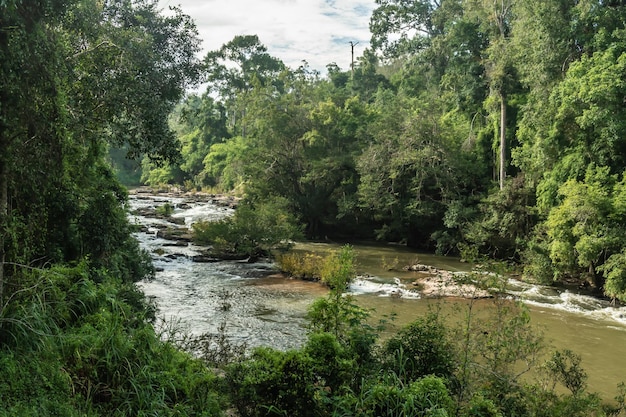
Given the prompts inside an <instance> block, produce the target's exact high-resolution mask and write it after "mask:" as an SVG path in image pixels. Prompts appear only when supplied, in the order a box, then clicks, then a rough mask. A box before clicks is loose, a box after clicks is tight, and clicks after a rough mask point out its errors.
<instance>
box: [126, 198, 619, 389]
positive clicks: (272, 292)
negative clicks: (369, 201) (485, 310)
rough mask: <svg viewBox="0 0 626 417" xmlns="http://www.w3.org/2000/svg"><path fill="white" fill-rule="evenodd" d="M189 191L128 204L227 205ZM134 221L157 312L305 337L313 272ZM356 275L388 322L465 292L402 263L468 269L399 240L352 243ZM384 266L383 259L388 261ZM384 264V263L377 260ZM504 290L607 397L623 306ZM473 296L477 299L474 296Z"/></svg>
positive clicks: (190, 212) (284, 343) (296, 340)
mask: <svg viewBox="0 0 626 417" xmlns="http://www.w3.org/2000/svg"><path fill="white" fill-rule="evenodd" d="M201 200H202V199H200V201H198V200H197V199H195V198H189V197H181V196H169V195H151V194H145V193H132V194H131V198H130V206H131V209H132V210H135V211H136V210H148V211H151V210H153V209H154V208H155V207H158V206H160V205H163V204H165V203H169V204H172V205H174V206H175V207H176V208H175V210H174V212H173V214H172V216H171V217H172V219H174V221H176V222H177V223H179V226H178V227H180V224H184V225H185V226H186V227H188V226H190V225H191V224H192V223H193V222H195V221H197V220H200V219H219V218H222V217H224V216H228V215H230V214H231V213H232V210H231V209H229V208H227V207H224V206H221V205H217V204H213V203H211V202H207V201H206V199H204V201H201ZM131 221H132V222H135V223H137V224H138V225H140V226H142V230H141V231H140V232H137V233H136V237H137V238H138V240H139V242H140V244H141V246H142V247H143V248H144V249H146V250H148V251H149V252H150V253H151V255H152V258H153V262H154V265H155V267H156V268H157V273H156V276H155V278H154V279H152V280H150V281H142V282H140V283H139V286H140V287H141V289H142V290H143V291H144V293H145V294H146V296H147V297H149V298H151V299H153V300H154V301H155V303H156V305H157V306H158V309H159V313H158V314H159V317H161V318H162V319H164V320H165V321H166V322H169V323H176V324H177V325H178V326H181V327H183V328H184V329H185V330H186V331H188V332H190V333H192V334H196V335H199V334H203V333H213V334H215V333H217V331H218V328H219V327H220V325H225V329H226V332H227V334H228V336H229V337H230V338H231V339H232V340H233V341H234V342H235V343H239V344H243V343H245V344H246V345H247V346H249V347H253V346H272V347H275V348H279V349H289V348H295V347H298V346H300V345H301V343H302V342H303V341H304V340H305V338H306V319H305V315H306V311H307V308H308V306H309V305H310V304H311V302H312V301H313V300H314V299H316V298H318V297H320V296H324V295H325V294H326V289H325V288H324V287H323V286H321V285H319V284H317V283H314V282H306V281H300V280H293V279H288V278H284V277H282V276H280V275H277V274H275V273H274V272H275V267H274V265H273V264H271V263H252V264H250V263H247V262H239V261H220V262H210V263H204V262H194V261H193V259H192V258H193V256H195V255H198V254H200V253H201V252H202V248H200V247H196V246H194V245H193V244H188V243H187V242H180V241H177V242H175V241H172V240H169V239H164V238H163V237H159V236H160V235H159V233H158V232H159V230H163V228H164V227H177V226H176V225H175V224H174V223H172V221H170V220H168V219H157V218H154V217H152V216H146V215H139V214H133V215H131ZM338 247H340V245H339V244H333V243H300V244H297V245H296V250H302V251H315V252H323V251H327V250H330V249H334V248H338ZM354 249H355V252H356V255H357V264H358V273H359V278H358V279H357V280H356V281H355V282H354V283H353V284H352V285H351V287H350V292H351V293H352V294H353V295H354V296H355V298H356V300H357V302H358V303H360V304H361V305H363V306H364V307H367V308H373V309H374V310H375V313H374V315H375V316H377V317H383V316H384V315H389V314H391V313H395V314H396V315H397V319H396V320H395V322H394V323H395V326H397V327H399V326H402V325H404V324H408V323H410V322H411V321H413V320H414V319H415V318H417V317H419V316H420V315H422V314H424V313H425V312H427V311H428V309H429V308H430V307H432V305H433V303H439V304H440V305H442V306H443V309H444V310H446V311H452V310H455V309H458V307H459V306H460V307H463V306H464V305H465V304H466V303H468V301H467V300H462V299H457V298H444V299H440V300H433V299H428V298H425V297H423V296H422V295H421V294H420V293H419V291H417V290H416V289H415V288H413V286H412V285H411V284H410V283H411V282H412V281H413V280H414V279H415V278H416V277H417V273H416V272H410V271H404V270H402V269H401V268H400V266H402V265H410V264H414V263H416V262H419V263H422V264H427V265H433V266H436V267H437V268H441V269H445V270H449V271H455V272H456V271H467V270H469V268H470V266H469V265H468V264H465V263H462V262H460V261H459V260H458V259H455V258H450V257H438V256H433V255H429V254H420V253H416V252H413V251H410V250H408V249H407V248H405V247H402V246H393V245H372V244H362V245H354ZM396 263H397V265H398V268H396V269H394V270H388V268H384V267H383V266H384V265H390V264H396ZM383 264H384V265H383ZM507 292H508V293H510V294H511V296H512V297H515V298H517V299H520V300H523V301H524V303H525V304H526V305H527V306H528V308H529V312H530V314H531V317H532V322H533V323H535V325H536V326H537V327H538V328H540V329H542V330H543V331H544V333H545V336H546V340H547V341H548V342H549V343H550V344H551V346H552V347H554V348H557V349H564V348H568V349H571V350H573V351H574V352H576V353H578V354H579V355H581V356H582V358H583V362H582V365H583V367H584V368H585V369H586V370H587V372H588V373H589V381H588V382H589V387H590V389H591V390H592V391H595V392H598V393H599V394H600V395H601V396H602V398H604V399H607V400H610V399H612V398H613V397H614V396H615V395H616V393H617V388H616V387H617V384H618V383H619V382H621V381H626V354H625V353H626V308H625V307H613V306H611V305H610V304H609V303H608V302H606V301H603V300H598V299H596V298H593V297H590V296H586V295H582V294H576V293H574V292H571V291H567V290H556V289H553V288H549V287H543V286H537V285H530V284H525V283H522V282H519V281H516V280H514V279H510V280H509V283H508V285H507ZM474 303H475V305H476V306H479V307H480V305H481V303H486V301H478V302H474Z"/></svg>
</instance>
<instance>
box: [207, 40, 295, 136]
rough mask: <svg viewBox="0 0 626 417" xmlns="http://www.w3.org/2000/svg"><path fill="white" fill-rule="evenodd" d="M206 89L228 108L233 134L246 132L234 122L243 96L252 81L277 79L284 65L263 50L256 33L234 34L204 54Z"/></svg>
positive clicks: (241, 112)
mask: <svg viewBox="0 0 626 417" xmlns="http://www.w3.org/2000/svg"><path fill="white" fill-rule="evenodd" d="M204 65H205V70H206V73H207V81H208V82H209V90H210V91H212V92H215V93H217V94H218V96H219V100H220V101H222V102H223V103H224V104H225V105H226V108H227V110H228V111H229V117H230V122H231V123H230V125H231V129H232V130H233V135H235V134H238V135H241V136H245V135H246V131H245V127H244V126H243V125H242V126H241V128H240V130H239V131H236V125H237V123H238V122H239V121H240V119H242V118H243V117H244V116H245V111H246V103H245V102H246V96H247V94H248V93H249V92H250V90H252V88H253V87H254V84H255V83H258V84H259V85H260V86H265V85H266V84H268V83H271V82H272V81H274V80H276V79H277V76H278V74H279V73H280V72H281V71H282V70H283V69H284V68H285V66H284V64H283V63H282V61H280V60H279V59H278V58H274V57H273V56H271V55H270V54H268V53H267V48H266V47H265V45H263V44H262V43H261V42H260V41H259V38H258V36H256V35H239V36H235V37H234V38H233V39H232V40H231V41H230V42H227V43H225V44H224V45H222V47H221V48H220V49H218V50H216V51H211V52H209V53H208V54H207V55H206V57H205V58H204Z"/></svg>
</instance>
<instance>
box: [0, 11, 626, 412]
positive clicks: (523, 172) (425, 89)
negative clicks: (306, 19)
mask: <svg viewBox="0 0 626 417" xmlns="http://www.w3.org/2000/svg"><path fill="white" fill-rule="evenodd" d="M375 3H376V8H375V10H374V12H373V14H372V16H371V21H370V30H371V46H370V48H369V49H367V50H365V52H364V53H363V54H362V56H360V57H357V60H356V62H355V63H354V64H353V66H352V67H351V68H348V69H342V68H339V67H338V66H337V65H336V64H334V63H329V64H328V66H327V74H324V75H322V74H321V73H319V72H318V71H315V70H312V69H311V68H310V67H309V66H308V64H307V63H306V62H303V63H302V65H301V66H300V67H299V68H288V67H287V66H286V65H285V64H284V63H282V62H281V61H280V59H278V58H276V57H273V56H271V55H270V54H269V53H268V51H267V48H266V47H265V46H264V45H263V43H262V40H261V39H259V38H258V37H257V36H253V35H241V36H236V37H234V38H233V39H232V41H230V42H228V43H226V44H224V45H223V46H222V47H221V48H220V49H219V50H215V51H211V52H209V53H208V54H206V56H204V57H198V53H199V51H200V46H199V45H200V39H199V37H198V31H197V28H196V26H195V24H194V22H193V20H192V19H191V18H190V17H189V16H188V15H186V14H185V13H184V11H183V10H180V9H179V8H176V7H171V8H169V10H167V13H166V12H165V11H164V10H162V9H161V8H160V7H159V5H158V3H157V2H156V1H154V0H106V1H96V0H0V416H104V415H107V416H153V415H158V416H219V415H233V413H235V415H239V416H270V415H271V416H285V415H289V416H372V417H373V416H441V417H443V416H467V417H470V416H475V417H478V416H493V417H496V416H546V417H548V416H561V415H563V416H565V415H567V416H591V415H595V416H618V415H623V414H624V413H625V412H626V406H625V403H626V400H625V398H626V387H624V385H623V384H622V385H621V386H620V391H619V392H620V396H618V397H617V398H616V399H615V400H614V401H612V402H611V401H610V400H611V399H600V398H599V397H598V396H597V395H595V394H594V393H592V392H588V391H587V389H586V384H585V379H586V374H585V371H584V370H583V369H582V367H581V366H580V358H579V357H578V356H577V355H576V353H574V352H572V351H560V352H554V353H553V354H551V355H549V359H548V360H547V362H545V363H543V364H542V365H539V364H538V363H537V358H538V352H539V349H540V345H541V340H540V336H539V335H537V334H535V333H533V331H532V328H531V325H530V323H529V319H528V315H527V314H526V313H525V311H524V307H523V306H521V305H517V304H515V303H509V302H504V300H500V299H498V297H495V298H494V314H493V317H491V318H487V319H484V320H485V321H481V320H483V319H481V320H479V319H478V318H474V317H473V316H472V315H471V314H468V316H467V321H465V322H463V323H460V327H459V328H450V327H448V325H447V324H445V323H444V321H443V320H442V319H441V318H440V317H437V316H436V315H431V316H428V317H424V318H423V319H420V320H418V321H417V322H415V323H413V324H412V325H410V326H409V327H407V328H405V329H402V330H400V331H399V332H398V333H397V335H395V336H391V337H387V338H386V339H384V340H383V339H382V338H381V334H382V333H381V332H382V329H383V327H384V326H383V323H381V324H380V325H379V326H377V325H372V324H371V322H370V321H368V312H367V311H366V310H363V309H362V308H360V307H358V306H356V305H355V304H354V303H353V302H352V299H351V298H350V297H349V296H346V295H345V294H344V293H343V291H344V290H345V285H346V283H347V282H349V281H350V280H351V279H352V278H353V277H354V265H353V256H352V254H351V252H350V247H349V246H346V247H345V248H344V249H343V250H341V251H340V252H338V253H336V254H334V255H333V256H330V257H329V258H328V259H327V260H325V261H324V262H325V265H324V268H323V271H324V274H326V275H325V277H324V282H326V283H327V285H328V287H329V294H328V296H327V297H325V298H322V299H320V300H319V301H318V302H316V303H315V304H314V305H313V306H311V310H310V312H309V317H308V319H309V321H310V334H309V337H308V340H307V341H306V343H305V344H304V346H303V347H302V348H301V349H298V350H291V351H287V352H282V351H277V350H274V349H271V348H263V349H256V350H254V351H253V352H248V353H246V354H242V353H241V352H240V350H239V349H238V347H237V346H233V345H231V344H229V342H228V341H227V340H223V339H222V340H220V341H219V343H218V344H217V346H216V345H215V344H213V343H206V342H207V339H206V338H202V337H200V338H199V339H193V338H191V337H190V336H189V335H184V334H181V333H180V331H179V330H177V329H176V328H174V327H167V326H160V327H159V326H157V325H156V324H157V321H158V319H157V307H156V306H155V305H154V304H152V303H150V301H149V300H146V299H145V297H144V296H143V294H142V293H141V291H140V290H139V289H138V287H137V285H136V283H137V282H139V281H141V280H144V279H149V278H150V277H151V276H153V275H154V272H155V271H154V267H153V265H152V264H151V261H150V256H149V254H147V253H145V252H143V251H142V250H141V249H140V248H139V245H138V242H137V241H136V240H135V239H134V237H133V235H132V233H133V231H134V230H135V229H134V226H133V225H131V224H130V223H129V221H128V217H127V215H128V209H127V197H128V195H127V194H128V191H127V188H126V186H125V185H123V184H126V185H128V184H132V185H136V184H138V183H143V184H148V185H154V186H160V185H167V184H170V185H177V186H180V187H184V188H185V189H188V190H204V191H210V192H218V193H233V194H235V195H238V196H241V197H243V199H242V204H241V208H242V209H241V211H239V209H238V214H236V216H235V219H237V218H239V219H241V218H245V217H246V216H248V218H250V217H252V218H254V216H256V215H258V213H261V214H263V213H271V214H272V215H273V216H274V218H276V216H278V215H280V216H278V217H279V218H280V219H281V221H283V222H284V223H289V224H288V225H287V226H285V229H284V230H286V231H288V232H289V233H295V232H294V230H296V229H297V230H302V232H303V236H304V237H306V238H307V239H325V238H329V237H330V238H332V239H335V240H342V241H346V242H350V241H352V240H360V239H362V240H369V239H377V240H381V241H385V242H397V243H401V244H404V245H407V246H409V247H412V248H415V249H419V250H423V251H430V252H436V253H440V254H447V255H454V256H461V257H463V258H466V259H490V260H496V261H502V262H504V263H505V264H506V265H507V268H516V269H518V270H520V271H522V274H523V276H524V278H525V279H527V280H531V281H534V282H541V283H561V282H567V283H570V284H571V283H574V284H577V285H580V286H586V287H589V288H591V289H593V290H594V291H596V292H597V294H598V295H599V296H603V297H607V298H609V299H612V300H614V301H615V302H616V303H619V302H622V301H626V235H625V234H624V233H623V231H624V229H625V226H626V177H625V176H624V171H625V169H626V161H625V158H626V105H625V103H626V83H625V81H624V80H626V7H624V6H623V5H622V2H619V1H602V0H577V1H574V0H525V1H521V0H499V1H488V0H438V1H428V0H414V1H406V0H375ZM201 84H202V85H207V86H208V87H207V89H206V92H204V93H202V94H188V91H190V90H191V89H193V88H194V87H196V86H198V85H201ZM131 161H136V163H133V162H131ZM139 164H140V165H139ZM120 179H121V181H120ZM237 216H239V217H237ZM248 224H249V225H250V224H252V223H250V222H248ZM243 235H244V233H239V234H238V235H237V236H234V237H232V236H231V237H232V238H233V239H235V240H236V239H237V238H238V237H241V236H243ZM491 329H497V330H498V331H488V330H491ZM216 350H217V352H216ZM216 358H220V359H219V360H218V359H216ZM223 358H226V359H225V360H222V359H223ZM520 364H526V365H528V366H529V367H530V366H531V364H532V366H533V367H535V366H536V367H537V368H536V369H537V370H538V371H537V372H539V373H540V374H542V375H543V376H544V377H543V379H541V380H540V381H539V382H532V381H528V380H524V379H521V378H520V376H521V374H520ZM526 365H524V366H526ZM605 400H609V401H608V402H606V401H605Z"/></svg>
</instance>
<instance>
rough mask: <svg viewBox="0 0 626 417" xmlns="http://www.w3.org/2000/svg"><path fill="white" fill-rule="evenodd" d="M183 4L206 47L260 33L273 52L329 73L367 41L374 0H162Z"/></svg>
mask: <svg viewBox="0 0 626 417" xmlns="http://www.w3.org/2000/svg"><path fill="white" fill-rule="evenodd" d="M159 3H160V5H161V6H162V7H164V8H166V7H167V6H170V5H171V6H176V5H179V6H180V7H181V8H182V10H183V12H184V13H185V14H188V15H189V16H191V17H192V18H193V19H194V20H195V22H196V25H197V27H198V31H199V32H200V38H201V39H202V47H203V53H202V56H204V54H205V53H206V52H207V51H212V50H216V49H219V48H220V47H221V46H222V45H223V44H225V43H227V42H228V41H230V40H232V39H233V38H234V37H235V36H237V35H258V37H259V40H260V41H261V43H263V44H264V45H265V46H266V47H267V48H268V52H269V53H270V55H272V56H274V57H277V58H279V59H281V60H282V61H283V62H284V63H285V64H286V65H287V66H289V67H291V68H297V67H298V66H300V65H301V63H302V61H303V60H306V61H307V62H308V63H309V66H310V67H311V68H313V69H316V70H319V71H320V72H321V73H322V74H325V73H326V65H327V64H329V63H332V62H335V63H336V64H337V65H339V67H340V68H341V69H343V70H346V71H347V70H348V69H349V68H350V59H351V46H350V42H353V43H356V42H358V44H357V45H356V46H355V48H354V56H355V59H356V58H357V57H359V56H361V55H362V53H363V49H364V48H365V47H367V46H368V45H369V38H370V34H369V27H368V25H369V19H370V16H371V14H372V11H373V10H374V8H375V6H376V5H375V3H374V0H160V2H159Z"/></svg>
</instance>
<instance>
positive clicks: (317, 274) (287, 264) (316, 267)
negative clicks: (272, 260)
mask: <svg viewBox="0 0 626 417" xmlns="http://www.w3.org/2000/svg"><path fill="white" fill-rule="evenodd" d="M276 262H277V263H278V267H279V268H280V270H281V271H282V272H284V273H286V274H288V275H290V276H292V277H294V278H299V279H307V280H313V281H319V280H321V279H322V265H323V263H324V258H322V257H321V256H319V255H315V254H312V253H304V254H302V253H293V252H290V253H284V254H279V255H278V256H277V257H276Z"/></svg>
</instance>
